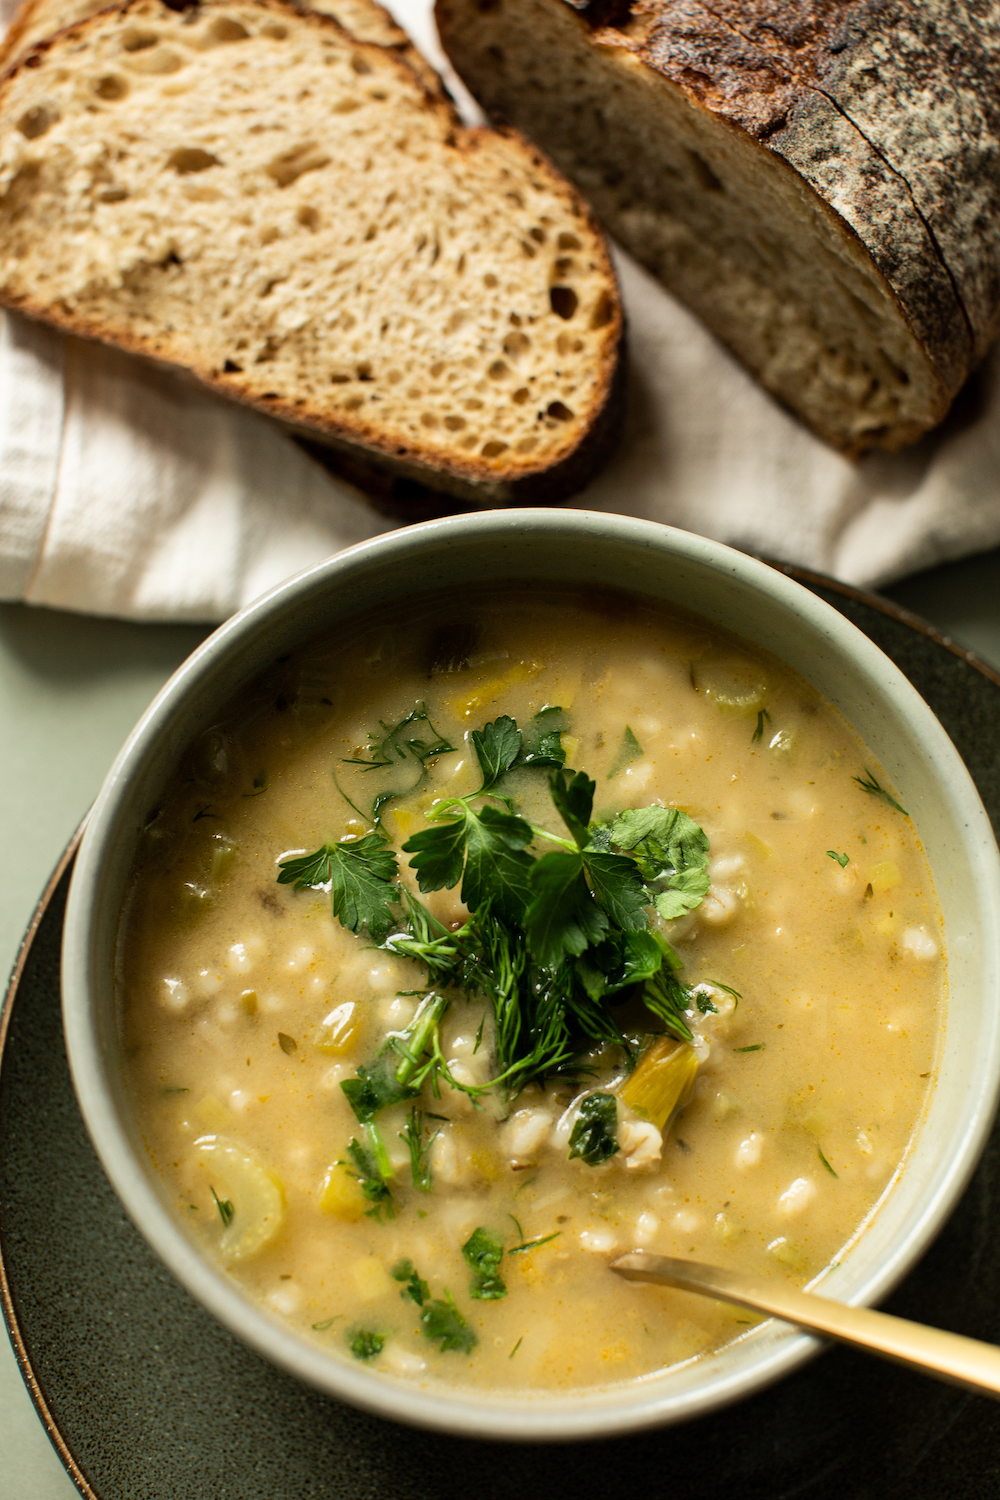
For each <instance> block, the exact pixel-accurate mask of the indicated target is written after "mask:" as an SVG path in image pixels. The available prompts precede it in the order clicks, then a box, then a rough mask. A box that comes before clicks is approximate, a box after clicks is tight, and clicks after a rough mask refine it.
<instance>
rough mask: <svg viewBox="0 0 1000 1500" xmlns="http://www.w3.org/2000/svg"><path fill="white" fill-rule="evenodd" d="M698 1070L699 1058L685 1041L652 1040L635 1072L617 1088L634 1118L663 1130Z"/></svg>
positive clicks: (672, 1039)
mask: <svg viewBox="0 0 1000 1500" xmlns="http://www.w3.org/2000/svg"><path fill="white" fill-rule="evenodd" d="M697 1071H698V1057H697V1054H696V1053H695V1050H694V1048H693V1047H691V1046H689V1045H688V1043H687V1042H678V1041H675V1039H674V1038H673V1037H670V1036H657V1037H654V1038H653V1039H652V1041H651V1042H650V1043H649V1046H648V1047H647V1048H646V1050H645V1052H644V1053H643V1054H642V1057H641V1058H640V1059H639V1062H638V1065H637V1067H636V1069H635V1072H634V1073H633V1074H632V1075H631V1076H630V1077H629V1078H627V1079H626V1080H625V1082H624V1083H623V1084H622V1087H621V1089H620V1091H619V1092H620V1096H621V1099H622V1101H623V1102H624V1103H625V1104H627V1105H628V1106H629V1108H630V1109H633V1110H635V1112H636V1114H637V1115H641V1116H642V1117H643V1119H646V1120H649V1121H651V1123H652V1124H653V1125H655V1126H656V1128H657V1129H658V1130H662V1129H663V1127H664V1126H665V1125H666V1123H667V1121H668V1120H669V1119H670V1116H671V1115H672V1114H673V1112H674V1110H675V1109H676V1108H677V1107H678V1105H679V1104H682V1103H683V1102H684V1101H685V1100H686V1098H687V1096H688V1094H689V1093H690V1091H691V1085H692V1084H693V1083H694V1078H695V1074H696V1073H697Z"/></svg>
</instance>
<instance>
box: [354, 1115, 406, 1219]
mask: <svg viewBox="0 0 1000 1500" xmlns="http://www.w3.org/2000/svg"><path fill="white" fill-rule="evenodd" d="M368 1131H369V1141H370V1142H371V1144H372V1145H373V1147H374V1149H372V1150H368V1149H367V1148H366V1147H364V1146H362V1144H361V1142H360V1141H358V1140H352V1141H351V1143H350V1145H349V1146H348V1148H347V1154H348V1155H349V1156H350V1158H351V1162H352V1163H353V1166H354V1172H353V1175H354V1176H355V1177H356V1178H357V1179H358V1183H359V1185H360V1187H361V1191H362V1192H363V1193H364V1195H365V1197H366V1198H367V1199H368V1201H369V1203H370V1204H371V1208H366V1209H365V1214H366V1215H367V1217H368V1218H370V1219H381V1217H382V1214H383V1211H384V1213H385V1216H386V1218H387V1219H394V1218H395V1217H396V1209H395V1206H394V1204H393V1201H392V1193H391V1191H390V1189H389V1183H388V1178H390V1177H391V1176H392V1168H391V1167H390V1166H389V1160H388V1157H386V1158H385V1160H384V1161H383V1162H380V1161H379V1155H380V1154H384V1149H385V1148H384V1147H383V1148H382V1152H381V1153H380V1152H379V1150H378V1147H379V1145H381V1139H380V1137H379V1136H378V1132H377V1130H376V1127H375V1126H373V1125H372V1126H369V1127H368Z"/></svg>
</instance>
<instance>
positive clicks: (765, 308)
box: [437, 0, 1000, 453]
mask: <svg viewBox="0 0 1000 1500" xmlns="http://www.w3.org/2000/svg"><path fill="white" fill-rule="evenodd" d="M437 18H438V25H439V29H440V31H441V36H442V41H443V42H444V45H445V49H446V51H447V52H448V54H449V56H450V57H451V59H452V61H453V62H454V64H455V66H456V68H457V69H458V71H459V73H460V74H461V76H462V77H463V78H464V80H465V81H466V83H467V84H468V86H469V87H470V89H471V90H472V91H473V93H474V94H475V95H476V96H477V97H478V98H479V100H480V101H481V102H482V103H483V105H484V106H485V108H486V109H487V111H488V112H489V113H490V114H491V115H493V116H494V117H495V118H503V119H506V120H509V121H511V122H513V123H514V124H516V125H517V126H519V127H520V128H521V129H523V130H524V131H525V133H526V134H527V135H529V136H530V137H531V138H532V139H533V140H535V141H536V142H537V143H538V144H539V145H540V146H541V147H542V149H543V150H545V151H546V152H547V153H548V154H549V155H550V156H551V157H552V159H553V160H554V161H555V162H556V164H557V165H558V166H559V167H561V168H562V170H563V171H564V172H566V173H567V175H568V176H569V177H570V178H571V179H572V180H574V181H575V182H576V183H577V184H578V185H579V186H580V187H581V189H582V190H583V192H584V193H585V194H586V195H587V196H588V197H589V198H590V200H591V202H592V203H593V204H594V206H595V208H596V209H597V212H598V214H599V216H600V217H601V218H602V219H603V221H604V223H605V225H606V227H607V228H608V229H609V230H610V231H611V232H612V233H613V234H614V235H616V236H617V237H618V238H619V239H620V240H621V241H622V243H623V244H624V245H625V246H626V247H627V248H628V249H630V250H631V251H632V253H633V254H634V255H636V257H637V258H638V259H639V260H641V261H642V262H643V263H644V264H645V265H646V266H647V267H649V269H651V270H652V271H653V272H654V273H655V274H656V275H658V276H659V277H660V278H661V279H662V280H663V281H664V282H665V283H666V285H668V286H669V287H670V288H671V289H672V290H674V291H675V292H676V293H677V294H678V295H679V296H681V297H682V298H683V299H684V300H685V301H686V302H688V303H689V304H690V306H691V307H692V308H693V309H694V310H695V311H696V312H697V313H699V314H700V316H701V317H702V318H703V319H704V320H705V321H706V322H707V323H708V324H709V326H710V327H711V328H712V329H713V330H714V332H715V333H716V334H717V335H718V337H719V338H720V339H721V340H722V341H723V342H724V343H726V344H727V345H728V346H729V347H730V348H731V349H732V350H733V351H734V352H735V353H736V354H737V355H738V356H739V358H740V359H742V360H743V361H744V363H745V364H746V365H747V366H748V367H749V368H750V369H751V370H752V371H753V372H754V373H755V374H756V375H757V376H758V378H759V379H760V380H761V381H762V382H763V384H764V385H765V386H766V387H767V388H768V389H769V390H770V391H771V392H773V394H774V395H775V396H777V397H778V398H779V399H780V400H781V401H782V402H784V403H785V404H786V405H787V406H789V407H790V408H791V409H792V410H794V411H795V412H797V413H798V414H799V415H800V416H801V417H802V418H803V419H804V420H805V421H806V422H807V423H808V424H809V425H810V426H811V427H813V428H814V429H815V431H816V432H818V433H819V434H820V435H821V436H822V437H824V438H825V439H827V440H828V441H829V442H831V443H833V444H834V445H836V446H838V447H840V448H842V449H844V450H846V451H847V452H849V453H858V452H860V451H863V450H864V449H865V448H868V447H872V446H882V447H885V448H889V449H895V448H899V447H901V446H902V445H903V444H905V443H908V442H911V441H913V440H914V439H915V438H916V437H918V436H919V435H920V434H921V433H922V432H924V431H926V430H927V429H928V428H929V427H931V426H933V425H934V424H935V423H936V422H938V421H939V420H940V419H941V418H942V417H943V416H944V414H945V412H946V411H947V409H948V406H949V404H950V402H951V400H952V398H953V396H954V395H955V393H956V391H957V390H958V388H959V386H960V385H961V384H962V382H963V380H964V379H965V376H966V375H967V374H968V372H969V370H970V368H971V367H972V366H973V365H974V363H975V362H976V361H977V360H978V359H979V358H980V357H981V355H982V354H983V352H984V350H985V349H986V347H987V345H988V344H989V342H990V340H991V339H992V338H993V337H994V336H995V334H996V332H997V330H998V321H1000V319H998V314H1000V10H998V8H997V7H996V5H995V4H991V3H989V0H967V3H965V0H920V3H919V4H918V3H914V0H706V3H701V0H590V3H589V4H588V0H578V3H577V0H574V4H573V5H570V4H568V3H566V0H437Z"/></svg>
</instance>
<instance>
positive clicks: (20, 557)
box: [0, 0, 1000, 621]
mask: <svg viewBox="0 0 1000 1500" xmlns="http://www.w3.org/2000/svg"><path fill="white" fill-rule="evenodd" d="M13 8H14V0H0V20H2V22H3V24H6V22H7V20H8V19H9V14H10V12H11V11H12V9H13ZM390 8H391V9H392V10H393V11H394V13H395V14H396V16H397V18H398V19H399V21H400V22H401V24H403V25H405V26H406V27H407V29H408V30H409V31H410V32H411V34H412V35H413V36H414V38H415V40H416V41H417V43H418V45H419V46H420V47H421V49H422V50H423V51H424V52H425V53H427V55H428V56H430V57H431V58H432V60H433V61H435V62H437V63H438V65H441V64H442V63H443V59H442V57H441V53H440V50H439V48H438V45H437V39H436V36H435V34H434V30H433V21H432V18H431V6H430V0H391V6H390ZM450 82H451V84H452V86H453V89H454V91H455V92H456V95H457V96H459V98H460V102H461V103H462V105H463V108H465V110H466V112H467V113H471V112H472V109H474V106H471V108H470V105H471V101H469V100H468V96H467V95H466V94H465V93H464V90H461V89H460V86H459V87H455V85H454V75H451V79H450ZM617 262H618V269H619V274H620V276H621V280H622V289H623V293H624V297H625V304H626V309H627V311H628V314H629V321H630V350H629V361H630V387H629V395H628V417H627V421H626V430H625V436H624V439H623V441H622V443H621V446H620V448H619V450H618V452H617V455H616V456H615V457H614V458H613V459H612V461H611V463H610V464H609V465H608V467H607V468H606V469H605V470H604V471H603V472H602V473H601V474H599V475H598V476H597V477H596V478H595V479H594V480H593V482H592V483H591V484H590V485H589V486H588V487H587V489H585V490H584V491H583V492H582V493H581V494H579V495H577V496H576V497H574V499H573V501H572V502H571V503H572V504H573V505H577V506H581V507H584V508H589V509H594V510H603V511H620V512H623V513H626V514H630V515H636V516H643V517H647V518H649V519H653V520H657V521H665V522H668V523H669V524H671V525H674V526H681V527H683V528H685V529H687V530H689V531H696V532H700V533H702V534H703V535H706V536H710V537H714V538H716V539H717V540H719V541H724V542H729V543H731V544H732V545H734V546H736V547H740V548H743V549H744V550H746V551H750V552H755V553H760V554H763V555H765V556H769V557H773V558H778V559H781V560H783V561H787V562H793V563H799V564H801V565H802V566H805V567H809V568H813V569H816V570H817V571H820V572H825V573H832V574H834V575H835V576H837V577H839V578H843V579H845V580H847V581H848V582H851V583H856V584H861V585H868V586H872V585H875V586H877V585H879V584H883V583H886V582H889V581H890V580H892V579H895V578H898V577H901V576H902V575H904V574H906V573H908V572H912V571H914V570H915V569H918V568H922V567H927V566H930V565H931V564H933V563H935V562H941V561H945V560H947V559H950V558H956V557H960V556H962V555H964V554H966V553H969V552H974V551H978V550H981V549H983V548H986V547H991V546H995V545H997V544H998V543H1000V356H998V354H997V351H994V352H993V354H992V355H991V356H990V358H989V359H988V360H987V362H986V364H985V365H984V366H983V368H982V369H981V370H980V371H979V372H978V373H977V374H976V375H975V376H974V377H973V380H972V381H971V382H970V385H969V386H968V387H967V388H966V391H965V392H963V394H962V396H961V397H960V398H959V401H958V403H957V405H956V409H955V411H954V412H953V413H952V415H951V417H949V419H948V420H947V421H946V422H945V424H944V425H943V427H941V428H939V429H938V431H937V432H936V433H932V434H930V435H929V436H928V437H926V438H925V439H923V440H922V441H921V442H920V443H919V444H917V445H916V446H915V447H914V448H911V449H909V450H908V451H906V452H904V453H902V454H895V455H889V454H873V455H869V456H868V457H867V458H865V459H864V460H862V461H861V462H860V463H857V464H855V463H851V462H849V461H848V460H846V459H844V458H842V457H840V456H839V455H838V454H835V453H833V452H832V451H831V450H830V449H828V448H827V447H825V446H824V445H823V444H822V443H820V442H819V441H818V440H817V439H816V438H814V437H812V436H811V434H809V433H808V432H806V431H805V429H804V428H802V427H801V426H799V424H798V423H797V422H795V421H794V420H793V419H792V418H791V417H790V416H788V415H787V414H786V413H785V412H783V411H782V410H781V409H780V408H779V407H777V406H776V405H775V404H774V403H773V402H772V401H771V399H770V398H769V397H768V396H766V395H765V394H764V393H763V391H761V390H760V389H759V387H758V386H757V385H756V384H755V383H754V382H753V381H752V380H751V379H750V377H749V376H748V375H747V374H746V373H745V372H744V371H743V370H742V368H741V367H740V366H738V365H737V364H736V363H735V362H734V361H733V360H732V359H731V358H730V357H729V355H728V354H727V353H726V352H725V351H724V350H723V349H722V348H720V346H719V345H718V344H717V343H716V342H715V341H714V339H713V338H712V337H711V336H710V335H709V334H708V333H706V331H705V330H704V329H703V328H702V326H701V325H700V324H699V323H698V322H697V321H696V320H695V319H694V318H692V317H691V315H690V314H689V313H688V312H687V311H686V310H685V309H684V308H682V307H681V306H680V305H679V304H678V303H677V302H675V301H674V300H673V298H672V297H671V296H670V295H669V294H668V293H667V292H665V291H664V290H663V288H662V287H660V286H659V285H658V283H656V282H655V281H653V280H652V278H650V277H649V276H647V275H646V273H645V272H644V271H642V270H641V269H640V268H639V267H638V266H637V265H636V264H635V263H634V262H633V261H632V260H630V259H629V257H628V256H626V255H624V254H623V253H621V252H619V253H618V254H617ZM391 525H392V523H391V522H389V521H386V520H385V519H384V518H383V517H381V516H379V515H377V514H376V513H375V512H374V511H372V510H370V509H369V507H368V506H367V505H366V504H365V503H364V501H363V500H362V499H360V498H359V497H358V495H357V493H356V492H355V491H353V490H352V489H351V488H350V487H349V486H347V485H346V484H341V483H339V482H338V481H337V480H335V479H333V478H331V476H330V475H329V474H327V473H326V472H325V471H324V470H323V469H321V468H320V467H319V466H318V465H316V464H315V463H313V461H312V460H311V459H309V458H308V457H307V456H306V455H305V454H304V453H303V452H302V451H301V450H300V449H299V448H298V447H297V446H296V445H295V444H294V443H293V442H292V441H291V440H290V439H289V438H288V437H286V436H285V435H284V434H283V433H282V432H281V431H280V430H279V428H277V427H276V426H275V425H274V424H272V423H271V422H269V421H268V420H267V418H265V417H260V416H257V415H255V414H254V413H252V412H248V411H245V410H243V409H241V408H240V407H237V406H236V405H233V404H230V403H228V402H226V401H223V400H222V399H221V398H218V397H215V396H212V395H209V394H206V393H205V392H203V391H200V390H198V389H197V388H196V387H195V386H194V385H193V384H190V383H189V382H187V381H185V380H184V379H182V378H180V377H178V376H175V375H172V374H171V373H169V372H166V371H162V370H159V369H155V368H153V367H152V366H150V365H146V364H145V363H143V362H141V361H139V360H136V359H132V358H130V357H128V356H126V355H124V354H120V353H118V352H117V351H115V350H110V349H103V348H101V347H100V346H98V345H94V344H87V343H84V342H82V341H81V340H78V339H72V338H65V337H63V336H62V335H60V334H57V333H54V332H52V331H51V330H50V329H47V328H44V327H43V326H41V325H40V324H33V323H31V322H29V321H28V320H27V319H24V318H22V317H20V316H17V315H14V314H10V313H4V314H0V599H23V600H26V601H27V602H29V603H32V604H43V605H50V606H55V607H58V608H62V609H75V610H82V611H86V612H88V613H92V614H102V615H116V616H122V617H125V618H130V619H137V620H190V621H195V620H197V621H214V620H220V619H224V618H225V617H226V616H227V615H228V614H230V613H232V611H233V610H235V609H238V608H239V607H240V606H241V605H243V604H246V603H248V602H249V601H250V600H251V599H253V598H255V597H256V596H257V595H258V594H259V593H261V592H262V591H263V590H264V589H266V588H269V587H270V586H271V585H272V584H274V583H277V582H278V581H279V580H280V579H282V578H284V577H287V576H288V575H289V574H290V573H292V572H295V571H296V570H297V569H299V568H301V567H305V566H306V565H308V564H310V563H313V562H318V561H320V560H321V559H322V558H324V557H327V556H329V555H330V554H331V553H334V552H337V551H339V550H340V549H341V548H343V547H345V546H348V545H350V544H351V543H353V542H356V541H360V540H362V539H363V538H365V537H368V536H373V535H376V534H377V533H379V532H381V531H385V530H387V529H389V527H390V526H391Z"/></svg>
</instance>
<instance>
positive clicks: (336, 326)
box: [0, 0, 621, 505]
mask: <svg viewBox="0 0 1000 1500" xmlns="http://www.w3.org/2000/svg"><path fill="white" fill-rule="evenodd" d="M336 3H338V4H340V3H341V0H336ZM360 3H361V0H351V5H352V7H354V6H358V5H359V4H360ZM0 301H2V302H3V303H4V304H6V305H7V306H9V307H15V308H19V309H21V310H22V311H24V312H26V313H28V314H30V315H32V316H35V317H39V318H43V319H44V320H46V321H47V322H49V323H52V324H54V325H55V326H57V327H59V328H62V329H65V330H66V331H68V332H72V333H77V334H81V335H84V336H86V337H90V338H97V339H101V340H103V341H105V342H108V343H112V344H116V345H118V346H119V347H122V348H124V349H128V350H132V351H135V352H137V353H140V354H144V355H147V356H150V357H152V358H154V359H157V360H160V361H163V362H166V363H169V364H171V365H174V366H178V367H180V368H182V369H185V370H187V371H189V372H191V373H192V374H193V375H195V376H196V377H197V378H198V379H199V380H201V381H203V382H204V383H205V384H206V385H208V386H210V387H212V388H213V389H215V390H217V391H222V392H225V393H226V394H227V395H230V396H233V397H235V398H236V399H238V400H241V401H244V402H247V403H249V404H251V405H253V406H255V407H257V408H259V409H260V410H263V411H267V412H269V413H272V414H273V415H275V416H277V417H279V418H281V419H282V420H284V421H285V422H287V423H289V424H291V425H292V427H293V428H294V429H295V430H296V431H297V432H299V433H301V434H303V435H305V436H306V437H308V438H311V439H312V440H314V441H315V440H319V441H320V442H322V444H323V445H324V448H325V450H326V451H327V452H329V451H330V449H331V446H332V449H333V451H334V452H336V453H337V454H339V455H340V458H339V459H338V462H341V461H342V465H343V466H344V467H346V468H347V469H348V471H349V472H350V473H351V474H352V475H353V476H354V477H356V478H359V479H360V480H361V481H362V482H363V483H365V484H366V485H370V484H371V483H372V482H378V481H379V479H381V481H382V482H383V488H384V485H385V483H389V484H391V485H394V486H395V487H396V489H397V492H398V491H399V490H400V489H402V491H403V493H404V494H405V493H407V492H408V489H412V487H413V486H414V485H415V486H417V487H419V486H425V487H428V488H430V489H431V490H433V491H435V492H444V493H445V494H449V495H451V496H453V497H455V498H456V499H457V500H459V501H461V502H462V503H464V504H466V505H468V504H469V503H472V504H473V505H487V504H503V503H510V502H518V501H522V500H528V499H536V498H537V499H547V498H553V499H554V498H558V497H560V496H562V495H565V494H567V493H570V492H571V491H572V490H573V489H574V488H578V487H580V485H582V483H584V482H585V480H586V478H587V477H588V476H589V474H590V473H591V472H592V470H593V468H594V466H595V464H596V463H597V461H598V460H599V458H600V457H601V455H602V454H603V453H604V451H605V450H606V449H607V447H608V444H609V442H610V439H611V436H612V430H613V425H614V415H615V409H616V399H615V398H616V394H617V392H618V389H619V384H620V382H619V378H618V377H619V369H620V334H621V310H620V304H619V298H618V292H617V286H616V283H615V278H614V273H613V270H612V267H611V264H610V260H609V257H608V253H607V247H606V245H605V243H604V241H603V238H602V236H601V234H600V232H599V230H597V229H596V227H595V225H594V223H593V222H592V220H591V217H590V215H589V212H588V210H587V209H586V208H585V206H584V205H583V204H582V202H581V200H580V199H579V198H578V196H577V195H576V193H575V192H574V190H573V189H572V188H570V187H569V186H568V184H567V183H565V181H564V180H563V179H562V178H560V177H559V176H558V174H557V173H555V172H554V171H553V170H552V168H551V167H550V166H549V165H548V163H547V162H546V161H545V160H544V159H543V158H542V157H541V156H539V154H538V153H537V152H536V151H535V150H534V149H533V148H531V147H529V146H528V145H527V143H526V142H525V141H524V140H523V139H522V138H521V137H520V136H519V135H518V134H516V133H515V132H513V131H504V132H495V131H491V130H470V129H466V128H464V127H463V126H462V125H461V124H460V122H459V121H458V119H457V116H456V115H455V113H454V111H453V109H452V107H451V105H450V104H449V103H448V102H447V101H446V100H445V99H444V98H443V96H442V95H441V94H440V93H438V92H435V93H433V94H432V93H430V92H429V91H428V90H427V89H426V88H425V87H424V85H423V84H422V83H421V82H420V80H419V78H418V77H417V75H416V74H415V72H414V71H413V70H412V68H411V67H410V66H409V65H408V64H407V63H406V62H405V61H403V60H401V59H400V58H399V57H398V56H397V55H395V54H394V52H393V51H392V50H391V49H387V48H386V47H385V46H382V45H375V44H372V43H363V42H361V41H359V40H358V39H357V38H356V37H355V36H353V35H352V34H351V33H349V32H348V31H346V30H345V29H344V28H343V27H342V26H340V25H339V24H338V23H337V22H336V21H334V20H333V19H331V18H329V17H327V16H321V15H319V14H316V13H314V12H307V11H303V10H300V9H296V8H295V7H294V6H292V5H290V4H286V3H284V0H235V3H232V4H223V3H219V0H206V3H204V4H202V5H200V6H198V7H197V8H192V9H187V10H183V11H176V10H173V9H170V8H168V7H167V6H166V5H163V4H161V3H160V0H130V3H127V4H125V5H123V6H121V7H120V8H118V9H114V10H108V11H102V12H100V13H98V14H96V15H94V16H91V17H90V18H89V19H86V20H84V21H82V22H80V23H78V24H76V25H74V26H71V27H70V28H69V29H67V30H63V31H62V32H60V33H58V34H57V35H56V36H55V37H53V38H51V39H49V40H48V41H43V42H41V43H39V44H38V45H37V46H36V47H35V48H34V49H33V50H31V51H29V52H28V53H27V54H23V55H22V56H21V58H20V60H19V61H18V62H17V63H15V65H14V67H13V69H12V70H11V71H10V72H9V73H8V75H7V76H6V78H4V79H3V80H2V82H0Z"/></svg>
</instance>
